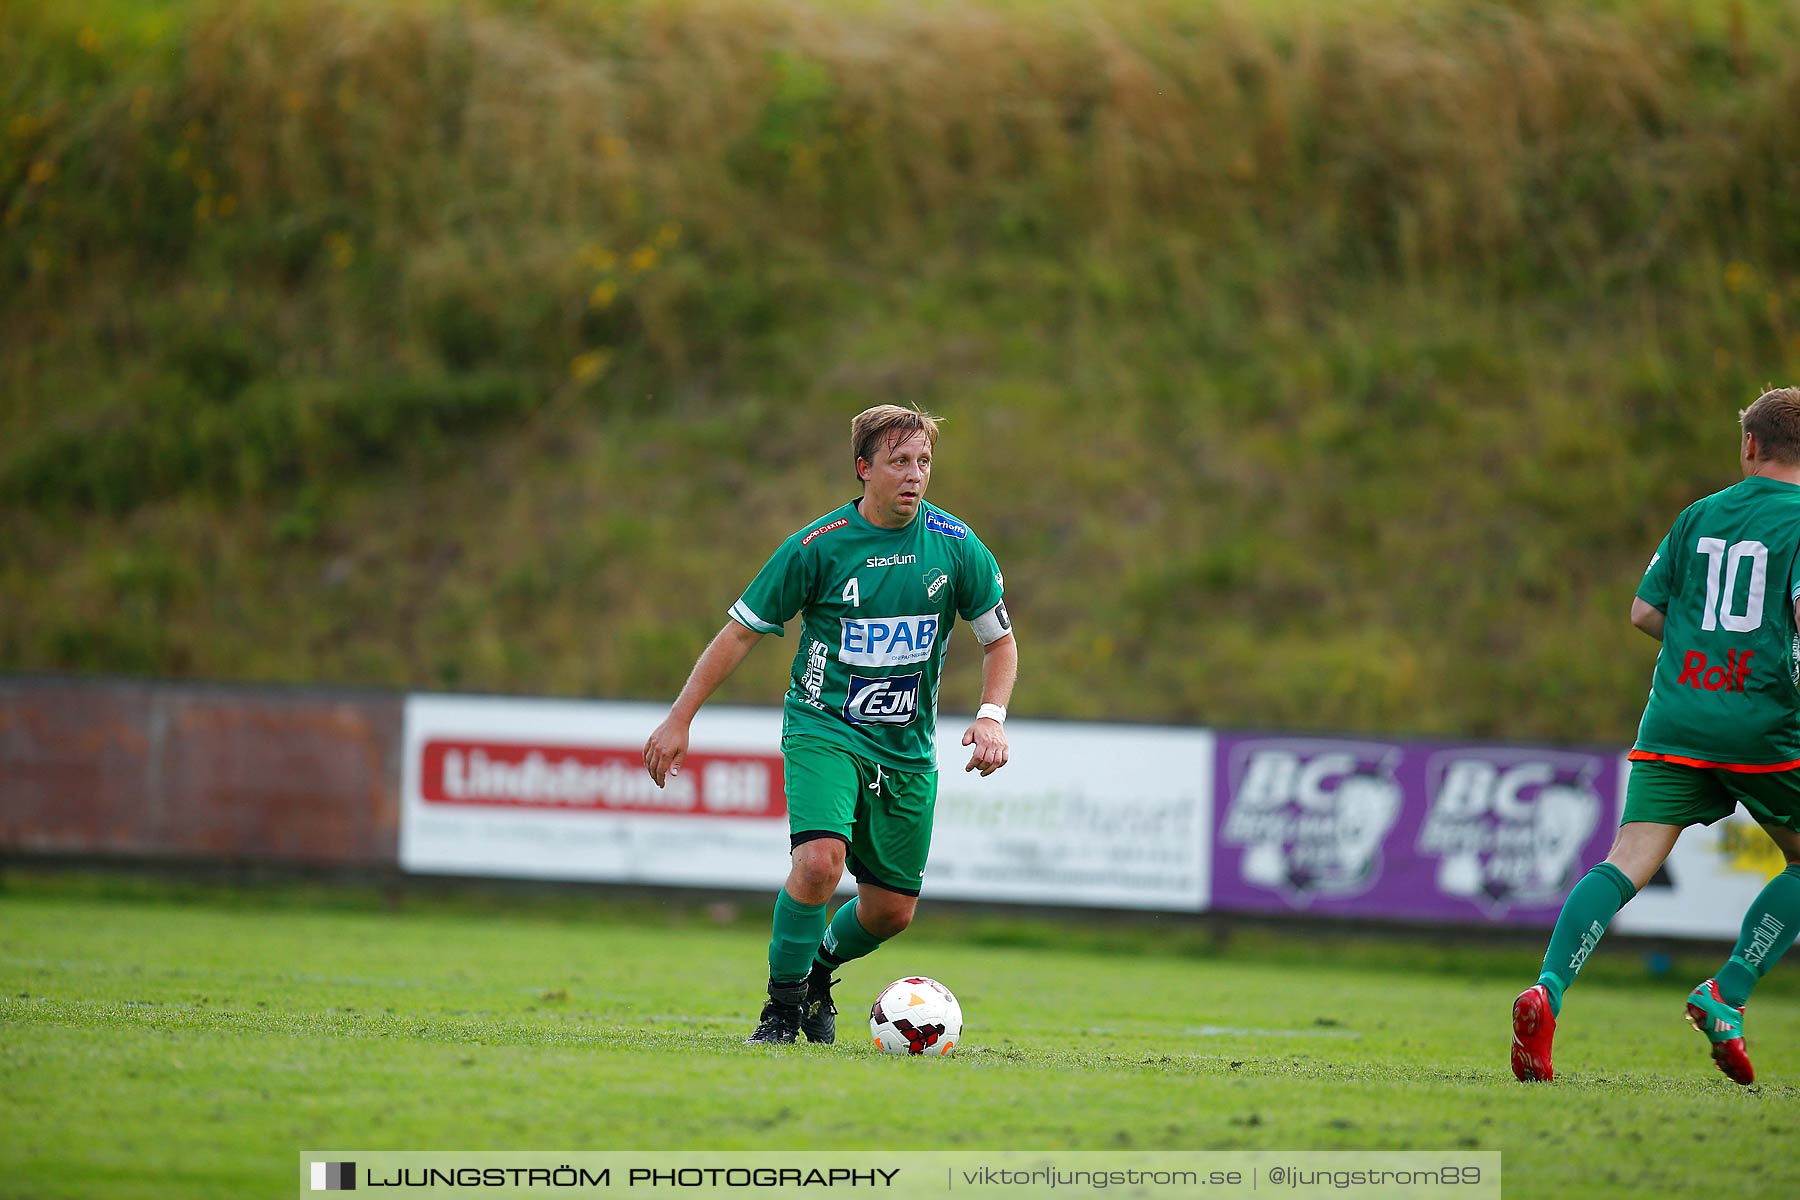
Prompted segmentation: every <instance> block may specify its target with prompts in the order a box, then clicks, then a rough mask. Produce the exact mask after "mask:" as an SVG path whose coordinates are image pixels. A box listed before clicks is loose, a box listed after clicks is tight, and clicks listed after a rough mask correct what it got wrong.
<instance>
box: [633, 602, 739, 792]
mask: <svg viewBox="0 0 1800 1200" xmlns="http://www.w3.org/2000/svg"><path fill="white" fill-rule="evenodd" d="M761 638H762V634H760V633H758V632H756V631H755V630H754V629H747V628H745V627H744V626H742V625H739V624H738V623H737V622H736V621H727V622H725V628H723V629H721V630H719V633H718V636H716V637H714V638H713V640H712V642H711V643H710V644H708V646H707V647H706V649H705V650H702V651H701V652H700V658H699V661H697V662H695V663H694V669H693V670H692V671H691V672H689V673H688V680H687V683H686V684H684V685H683V686H682V689H681V695H679V696H677V697H675V703H674V704H671V705H670V706H669V715H668V716H667V717H664V718H663V723H662V724H661V725H658V726H657V727H656V728H655V729H654V730H652V731H651V733H650V737H649V739H648V740H647V741H645V743H644V770H646V771H648V772H650V778H652V779H654V780H655V781H656V786H657V787H661V786H663V784H664V783H666V782H667V781H668V778H669V776H671V775H679V774H681V760H682V759H684V758H686V757H687V750H688V727H689V726H691V725H692V724H693V723H694V714H695V713H697V712H699V711H700V706H701V705H702V704H705V703H706V700H707V697H709V696H711V695H712V694H713V693H714V692H715V691H717V690H718V687H719V685H720V684H721V683H724V682H725V681H726V680H727V679H728V678H730V677H731V673H732V672H733V671H735V670H737V668H738V664H739V663H741V662H743V661H744V656H745V655H747V654H749V653H750V649H751V647H753V646H755V645H756V643H757V642H758V641H759V640H761Z"/></svg>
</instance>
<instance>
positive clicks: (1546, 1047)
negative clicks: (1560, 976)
mask: <svg viewBox="0 0 1800 1200" xmlns="http://www.w3.org/2000/svg"><path fill="white" fill-rule="evenodd" d="M1555 1036H1556V1014H1554V1013H1552V1012H1551V1011H1550V992H1549V990H1548V989H1546V988H1545V987H1544V985H1543V984H1541V983H1534V984H1532V985H1531V986H1530V987H1528V988H1526V989H1525V990H1524V991H1522V992H1520V993H1519V998H1518V999H1517V1000H1514V1001H1513V1043H1512V1069H1513V1075H1514V1076H1515V1077H1516V1078H1517V1079H1518V1080H1519V1081H1520V1082H1521V1083H1533V1082H1537V1081H1539V1080H1545V1081H1547V1080H1550V1079H1554V1078H1555V1077H1556V1072H1555V1071H1554V1070H1552V1069H1551V1067H1550V1039H1551V1038H1553V1037H1555Z"/></svg>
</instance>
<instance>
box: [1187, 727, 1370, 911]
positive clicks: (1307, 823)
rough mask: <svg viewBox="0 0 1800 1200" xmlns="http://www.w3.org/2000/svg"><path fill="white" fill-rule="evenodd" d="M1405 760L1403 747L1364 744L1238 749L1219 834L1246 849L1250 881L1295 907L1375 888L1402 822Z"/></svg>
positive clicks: (1244, 870)
mask: <svg viewBox="0 0 1800 1200" xmlns="http://www.w3.org/2000/svg"><path fill="white" fill-rule="evenodd" d="M1399 760H1400V750H1399V748H1398V747H1395V746H1384V745H1374V744H1365V743H1360V742H1313V741H1280V742H1247V743H1244V744H1242V745H1239V746H1238V747H1237V748H1236V750H1235V751H1234V753H1233V754H1232V757H1231V764H1230V768H1229V773H1228V787H1229V795H1230V800H1229V801H1228V803H1227V807H1226V813H1225V820H1224V824H1223V826H1222V828H1221V829H1220V831H1219V832H1220V840H1221V841H1222V842H1223V843H1224V844H1226V845H1235V846H1241V847H1243V854H1242V856H1241V857H1240V859H1239V870H1240V872H1241V874H1242V877H1243V882H1244V883H1246V884H1248V885H1250V886H1251V887H1253V888H1261V889H1268V890H1271V891H1274V892H1277V893H1279V894H1280V895H1281V896H1282V897H1283V898H1284V899H1286V900H1287V902H1288V903H1289V904H1292V905H1294V906H1296V907H1301V906H1304V905H1307V904H1310V903H1311V902H1312V901H1313V899H1314V898H1316V897H1317V898H1331V897H1342V896H1355V895H1359V894H1361V893H1363V892H1365V891H1367V890H1368V889H1369V888H1370V887H1371V886H1373V884H1374V883H1375V881H1376V880H1377V879H1378V878H1379V877H1380V875H1381V865H1382V857H1381V849H1382V843H1383V841H1384V840H1385V839H1386V838H1387V835H1388V831H1389V830H1390V829H1392V828H1393V826H1394V821H1395V819H1396V818H1397V817H1398V816H1399V815H1400V795H1401V793H1400V784H1399V783H1398V781H1397V780H1396V779H1395V777H1394V772H1395V769H1396V767H1397V766H1398V764H1399Z"/></svg>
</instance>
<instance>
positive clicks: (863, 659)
mask: <svg viewBox="0 0 1800 1200" xmlns="http://www.w3.org/2000/svg"><path fill="white" fill-rule="evenodd" d="M839 621H840V623H841V625H842V633H841V635H840V636H839V638H838V661H839V662H841V663H848V664H849V665H850V666H853V667H905V666H910V665H912V664H913V663H921V662H924V661H925V660H926V659H927V658H930V657H931V651H932V647H933V646H935V645H936V644H937V634H938V615H937V614H936V613H922V614H920V615H918V616H913V617H869V618H858V617H840V618H839Z"/></svg>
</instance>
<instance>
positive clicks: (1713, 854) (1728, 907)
mask: <svg viewBox="0 0 1800 1200" xmlns="http://www.w3.org/2000/svg"><path fill="white" fill-rule="evenodd" d="M1629 765H1630V764H1627V766H1629ZM1624 792H1625V789H1624V786H1623V784H1621V786H1620V789H1619V807H1620V810H1621V812H1623V810H1624V805H1625V796H1624ZM1786 865H1787V864H1786V862H1785V861H1784V860H1783V859H1782V856H1781V853H1780V851H1778V850H1776V849H1775V843H1774V842H1772V841H1770V840H1769V837H1768V835H1767V834H1765V833H1764V832H1763V831H1762V828H1761V827H1760V826H1758V825H1757V823H1756V822H1755V821H1754V820H1752V819H1751V817H1750V814H1749V813H1747V812H1745V811H1744V810H1743V809H1742V808H1739V809H1738V810H1737V811H1736V812H1734V813H1732V814H1731V815H1730V816H1729V817H1727V818H1725V820H1723V821H1720V822H1719V823H1718V824H1716V825H1691V826H1689V827H1688V828H1687V829H1686V830H1684V831H1683V832H1682V835H1681V840H1680V841H1678V842H1676V843H1675V850H1674V852H1673V853H1672V854H1670V855H1669V859H1668V861H1667V862H1665V863H1664V864H1663V869H1662V871H1661V872H1659V873H1658V874H1657V876H1656V877H1655V878H1654V879H1652V880H1651V881H1650V882H1649V883H1648V884H1647V885H1646V886H1645V887H1643V888H1642V889H1640V890H1639V892H1638V894H1637V895H1636V896H1634V897H1633V898H1632V901H1631V903H1630V904H1627V905H1626V906H1625V907H1624V908H1622V909H1620V910H1619V915H1618V916H1617V917H1614V918H1613V922H1612V925H1611V926H1610V927H1609V928H1610V929H1612V930H1614V931H1616V932H1618V933H1630V934H1653V935H1660V936H1665V937H1691V938H1717V939H1719V940H1722V941H1726V942H1731V941H1735V940H1736V939H1737V935H1738V927H1739V926H1740V925H1741V924H1742V923H1743V919H1744V910H1745V909H1747V908H1749V907H1750V902H1751V901H1752V900H1754V899H1756V894H1757V893H1758V892H1760V891H1762V889H1763V885H1764V884H1766V883H1768V882H1769V880H1770V879H1771V878H1773V877H1774V876H1775V875H1778V874H1780V872H1781V870H1782V868H1783V867H1785V866H1786Z"/></svg>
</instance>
